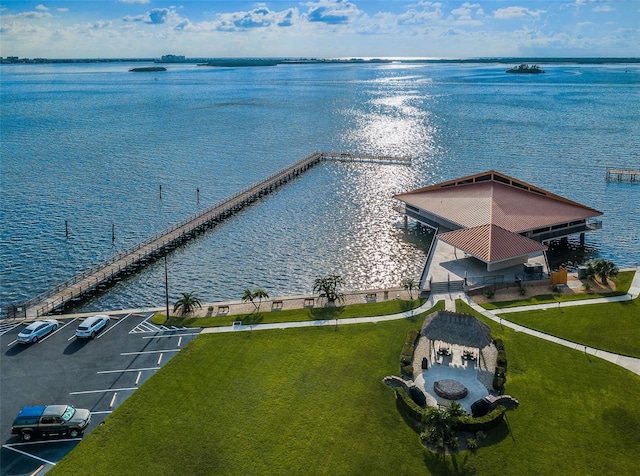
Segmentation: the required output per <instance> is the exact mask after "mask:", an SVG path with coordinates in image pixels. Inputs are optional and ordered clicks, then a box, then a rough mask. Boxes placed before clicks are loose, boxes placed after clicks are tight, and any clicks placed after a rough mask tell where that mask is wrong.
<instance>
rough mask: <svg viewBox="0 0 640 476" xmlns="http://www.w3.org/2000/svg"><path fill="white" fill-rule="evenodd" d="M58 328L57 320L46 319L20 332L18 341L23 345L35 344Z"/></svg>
mask: <svg viewBox="0 0 640 476" xmlns="http://www.w3.org/2000/svg"><path fill="white" fill-rule="evenodd" d="M57 328H58V321H56V320H55V319H45V320H42V321H34V322H32V323H31V324H29V325H28V326H27V327H25V328H24V329H22V330H21V331H20V334H18V339H17V341H18V342H20V343H21V344H35V343H36V342H38V340H40V339H42V338H43V337H44V336H46V335H48V334H49V333H51V332H53V331H55V330H56V329H57Z"/></svg>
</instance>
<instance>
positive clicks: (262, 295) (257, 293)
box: [253, 289, 269, 309]
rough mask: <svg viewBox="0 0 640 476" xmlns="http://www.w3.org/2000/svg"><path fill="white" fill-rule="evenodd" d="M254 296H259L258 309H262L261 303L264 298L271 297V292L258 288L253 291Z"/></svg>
mask: <svg viewBox="0 0 640 476" xmlns="http://www.w3.org/2000/svg"><path fill="white" fill-rule="evenodd" d="M253 298H254V299H255V298H258V309H260V304H262V300H263V299H269V293H267V291H265V290H264V289H256V290H255V291H254V292H253Z"/></svg>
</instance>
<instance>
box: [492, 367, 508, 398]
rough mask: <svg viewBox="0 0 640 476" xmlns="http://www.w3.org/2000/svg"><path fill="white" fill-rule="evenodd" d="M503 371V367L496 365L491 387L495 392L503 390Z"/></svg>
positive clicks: (504, 378) (505, 381) (505, 379)
mask: <svg viewBox="0 0 640 476" xmlns="http://www.w3.org/2000/svg"><path fill="white" fill-rule="evenodd" d="M505 372H506V371H505V369H504V367H496V372H495V374H494V376H493V389H494V390H495V391H496V392H500V393H502V391H503V390H504V384H505V383H507V376H506V375H505Z"/></svg>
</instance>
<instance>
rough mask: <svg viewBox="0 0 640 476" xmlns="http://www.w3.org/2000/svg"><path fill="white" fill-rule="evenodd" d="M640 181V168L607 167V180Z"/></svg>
mask: <svg viewBox="0 0 640 476" xmlns="http://www.w3.org/2000/svg"><path fill="white" fill-rule="evenodd" d="M611 181H616V182H626V181H629V182H639V181H640V169H630V168H615V167H607V182H611Z"/></svg>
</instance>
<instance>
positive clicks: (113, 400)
mask: <svg viewBox="0 0 640 476" xmlns="http://www.w3.org/2000/svg"><path fill="white" fill-rule="evenodd" d="M117 396H118V392H113V397H111V403H110V404H109V408H113V404H114V403H116V397H117Z"/></svg>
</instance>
